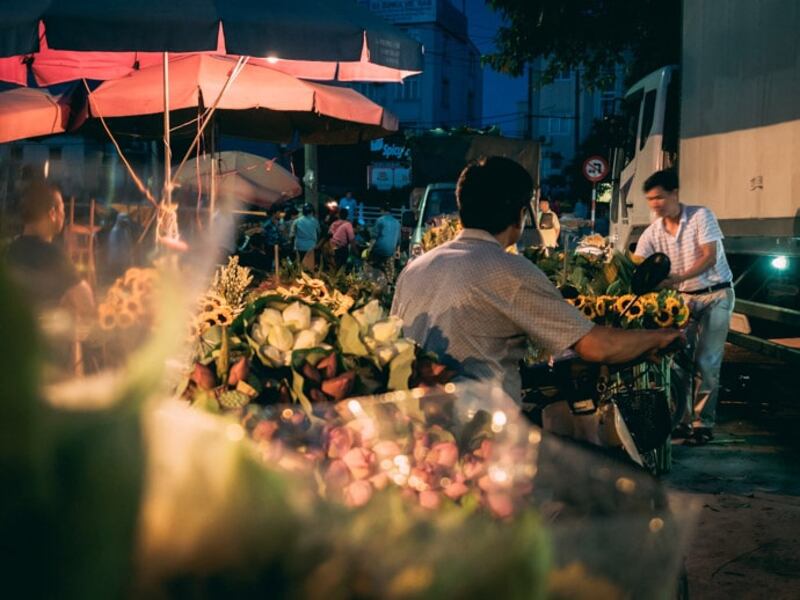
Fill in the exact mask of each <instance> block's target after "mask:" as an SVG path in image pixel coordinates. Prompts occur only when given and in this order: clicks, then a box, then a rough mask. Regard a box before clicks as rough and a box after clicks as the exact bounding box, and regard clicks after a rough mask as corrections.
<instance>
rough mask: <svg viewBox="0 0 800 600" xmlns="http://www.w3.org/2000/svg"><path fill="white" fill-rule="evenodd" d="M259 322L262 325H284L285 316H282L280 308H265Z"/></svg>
mask: <svg viewBox="0 0 800 600" xmlns="http://www.w3.org/2000/svg"><path fill="white" fill-rule="evenodd" d="M258 322H259V323H260V324H261V325H269V326H270V327H275V326H276V325H283V316H281V311H279V310H275V309H274V308H265V309H264V310H263V311H262V313H261V315H260V316H259V317H258ZM265 331H268V330H265Z"/></svg>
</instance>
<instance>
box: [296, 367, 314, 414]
mask: <svg viewBox="0 0 800 600" xmlns="http://www.w3.org/2000/svg"><path fill="white" fill-rule="evenodd" d="M305 382H306V380H305V377H303V376H302V375H300V373H298V372H297V371H295V370H294V369H292V392H293V393H294V397H295V400H297V401H298V402H300V406H302V407H303V410H304V411H305V413H306V414H307V415H308V416H311V415H312V414H313V409H312V408H311V400H309V399H308V397H307V396H306V394H305V392H304V391H303V386H304V385H305Z"/></svg>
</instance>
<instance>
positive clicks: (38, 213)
mask: <svg viewBox="0 0 800 600" xmlns="http://www.w3.org/2000/svg"><path fill="white" fill-rule="evenodd" d="M57 192H59V189H58V187H57V186H55V185H53V184H52V183H49V182H47V181H42V180H38V179H37V180H34V181H31V182H30V183H28V184H27V185H26V186H25V189H24V190H23V191H22V197H21V198H20V202H19V212H20V216H21V217H22V222H23V223H24V224H25V225H28V224H29V223H35V222H36V221H38V220H39V219H41V218H42V217H44V216H46V215H47V213H48V212H50V209H51V208H55V206H56V193H57Z"/></svg>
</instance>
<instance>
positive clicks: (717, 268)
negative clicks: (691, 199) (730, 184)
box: [635, 204, 732, 292]
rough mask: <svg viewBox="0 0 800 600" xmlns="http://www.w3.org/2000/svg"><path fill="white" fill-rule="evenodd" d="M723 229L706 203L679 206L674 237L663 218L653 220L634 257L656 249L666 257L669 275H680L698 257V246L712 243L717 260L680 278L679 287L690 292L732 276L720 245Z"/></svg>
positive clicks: (727, 280) (653, 251)
mask: <svg viewBox="0 0 800 600" xmlns="http://www.w3.org/2000/svg"><path fill="white" fill-rule="evenodd" d="M723 237H724V236H723V235H722V230H721V229H720V228H719V223H717V219H716V217H714V213H712V212H711V211H710V210H709V209H707V208H706V207H705V206H686V205H684V204H682V205H681V218H680V222H679V224H678V231H677V233H676V234H675V235H674V236H673V235H670V233H669V232H668V231H667V229H666V227H664V219H663V218H659V219H656V220H655V221H654V222H653V223H651V224H650V226H649V227H648V228H647V229H645V230H644V233H642V237H640V238H639V242H638V243H637V244H636V252H635V254H636V255H637V256H641V257H644V258H647V257H648V256H650V255H651V254H654V253H656V252H663V253H664V254H666V255H667V256H669V259H670V262H671V263H672V270H671V272H672V274H673V275H681V274H683V273H685V272H686V271H688V270H689V269H690V268H691V267H692V265H694V264H695V262H697V260H698V259H699V258H700V256H701V253H700V246H701V245H703V244H708V243H710V242H714V243H716V245H717V262H716V263H715V264H714V265H713V266H712V267H711V268H710V269H708V270H707V271H705V272H703V273H700V275H698V276H697V277H692V278H691V279H687V280H686V281H682V282H681V283H680V285H679V286H678V289H679V290H680V291H682V292H693V291H695V290H700V289H703V288H707V287H710V286H713V285H717V284H719V283H727V282H729V281H730V280H731V279H732V275H731V269H730V267H729V266H728V260H727V259H726V258H725V250H724V248H723V247H722V239H723Z"/></svg>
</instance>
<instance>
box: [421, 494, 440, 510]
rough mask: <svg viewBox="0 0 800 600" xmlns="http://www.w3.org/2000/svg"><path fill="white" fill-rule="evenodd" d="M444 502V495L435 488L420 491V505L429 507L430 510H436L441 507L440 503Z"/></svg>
mask: <svg viewBox="0 0 800 600" xmlns="http://www.w3.org/2000/svg"><path fill="white" fill-rule="evenodd" d="M441 503H442V496H441V494H439V492H434V491H433V490H425V491H424V492H420V493H419V505H420V506H421V507H422V508H427V509H429V510H436V509H437V508H439V505H440V504H441Z"/></svg>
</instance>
